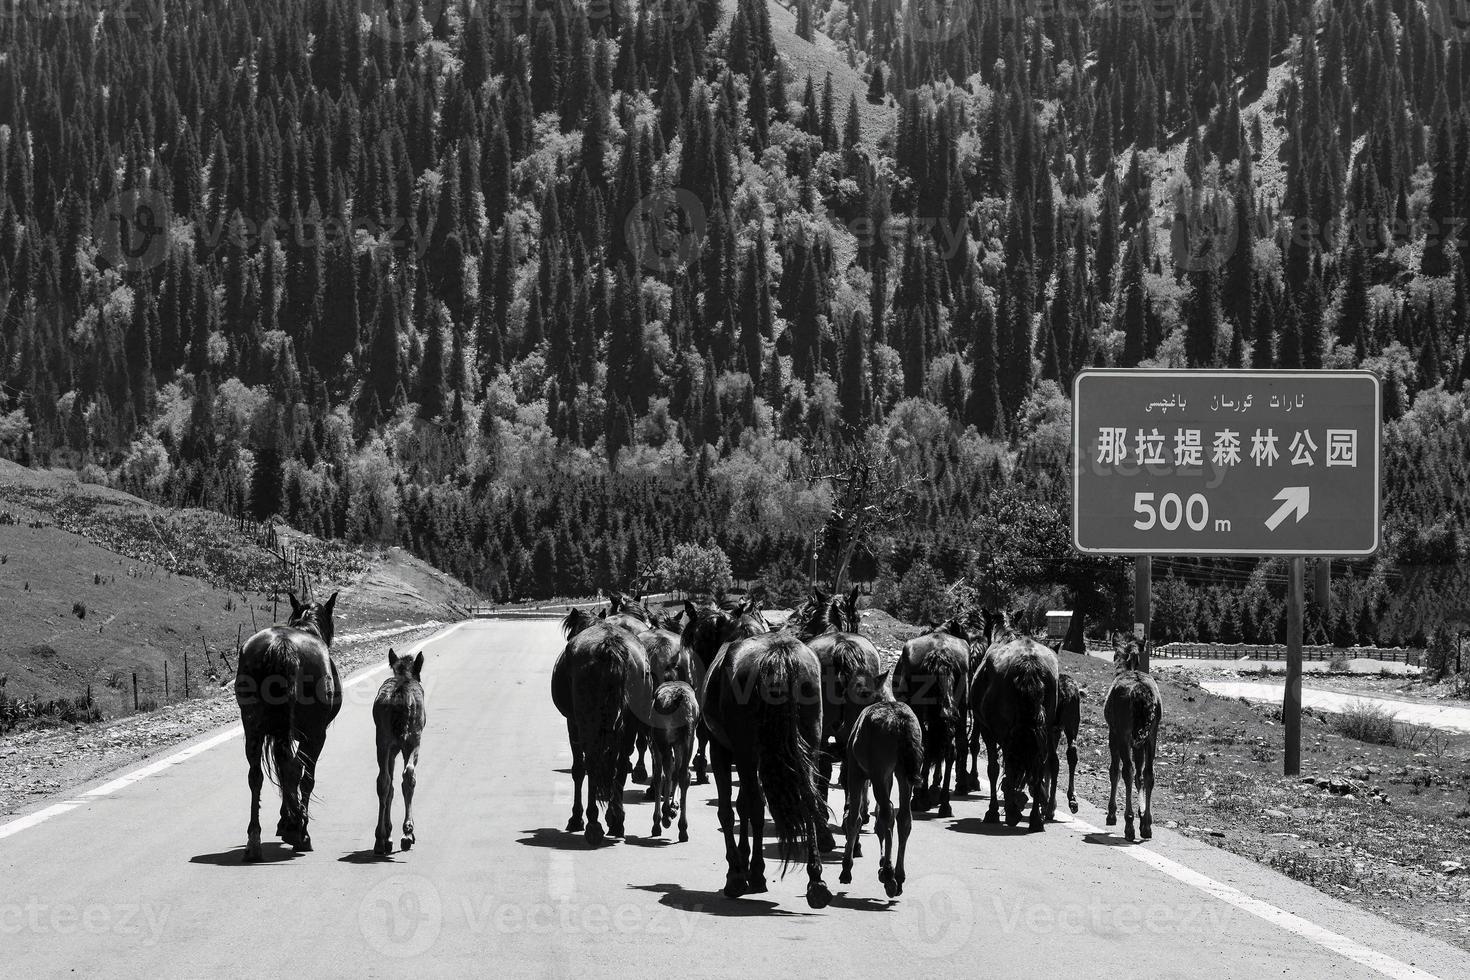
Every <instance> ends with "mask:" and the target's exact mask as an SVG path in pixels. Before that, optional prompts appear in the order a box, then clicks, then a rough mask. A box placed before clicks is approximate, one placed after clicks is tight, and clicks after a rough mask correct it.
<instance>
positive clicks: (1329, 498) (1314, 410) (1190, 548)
mask: <svg viewBox="0 0 1470 980" xmlns="http://www.w3.org/2000/svg"><path fill="white" fill-rule="evenodd" d="M1381 406H1382V396H1381V392H1380V388H1379V382H1378V377H1377V376H1376V375H1374V374H1372V373H1370V372H1367V371H1131V370H1129V371H1124V370H1087V371H1083V372H1081V373H1080V374H1078V375H1077V380H1076V382H1075V384H1074V389H1073V400H1072V437H1073V438H1072V455H1073V481H1072V499H1073V509H1072V541H1073V544H1074V545H1075V546H1076V547H1077V549H1078V550H1079V551H1084V552H1095V553H1103V554H1129V555H1262V556H1274V555H1317V556H1344V557H1351V556H1363V555H1370V554H1372V553H1373V552H1374V551H1375V550H1376V549H1377V548H1378V539H1379V509H1380V493H1379V485H1380V476H1379V471H1380V448H1381V446H1380V443H1381V438H1380V435H1381V428H1382V408H1381Z"/></svg>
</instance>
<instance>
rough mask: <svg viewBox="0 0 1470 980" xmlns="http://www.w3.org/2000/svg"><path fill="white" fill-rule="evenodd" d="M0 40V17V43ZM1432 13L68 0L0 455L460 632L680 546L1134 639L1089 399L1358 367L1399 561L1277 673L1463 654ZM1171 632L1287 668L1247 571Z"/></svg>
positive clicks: (1082, 5)
mask: <svg viewBox="0 0 1470 980" xmlns="http://www.w3.org/2000/svg"><path fill="white" fill-rule="evenodd" d="M26 6H27V4H26V2H25V0H22V2H21V3H20V4H19V5H18V9H24V8H26ZM1453 14H1454V10H1453V5H1452V4H1446V3H1444V2H1441V0H1427V2H1424V0H1319V2H1315V3H1309V2H1304V0H1177V2H1161V3H1148V4H1139V3H1135V2H1128V0H1041V2H1036V0H1031V2H1020V0H986V2H984V3H979V2H973V0H961V2H958V3H949V4H946V3H945V2H944V0H851V2H843V0H798V2H797V3H796V4H795V5H793V6H790V7H788V6H785V5H783V4H782V3H779V2H776V0H769V2H768V0H653V2H648V3H640V2H631V0H586V2H584V0H527V2H524V3H522V2H516V3H509V2H499V3H493V2H488V0H409V2H406V3H398V2H391V0H390V2H389V3H387V4H383V3H378V2H374V3H354V2H352V0H249V2H246V0H189V2H184V0H79V2H77V3H69V4H62V5H57V4H47V3H38V4H36V5H35V7H34V9H33V10H28V11H26V12H25V15H24V16H14V17H0V317H3V321H0V452H3V453H4V454H5V455H6V456H8V457H10V458H12V459H15V460H18V461H21V462H24V463H27V464H30V465H37V466H68V467H74V468H76V469H78V470H81V471H83V472H84V474H85V478H87V479H90V480H94V481H96V482H108V483H111V484H112V485H114V486H117V487H120V488H122V489H125V490H128V491H131V492H134V493H137V494H140V495H143V496H146V497H148V498H150V499H153V500H156V501H160V502H164V503H169V504H174V505H178V506H202V507H207V508H212V509H216V510H220V511H223V512H226V513H230V514H242V515H249V516H251V517H253V518H255V519H259V520H265V519H271V518H277V517H278V518H279V519H283V520H286V521H289V522H290V523H292V524H293V525H296V526H298V527H300V528H302V529H304V530H307V531H310V532H313V533H315V534H319V535H323V536H327V537H342V538H346V539H348V540H351V541H355V542H362V543H367V544H385V543H397V544H403V545H404V546H406V547H408V548H409V549H411V550H412V551H413V552H415V553H416V554H418V555H420V556H422V557H424V558H425V559H427V560H429V561H431V562H433V563H434V564H436V565H438V566H440V567H442V568H444V569H446V570H448V571H450V572H452V573H454V574H456V575H458V576H460V577H461V578H463V579H464V580H465V581H466V582H468V583H470V584H472V585H474V586H475V587H476V588H478V589H480V590H481V591H482V592H483V593H485V594H486V595H488V596H491V597H494V598H496V599H512V598H517V597H542V596H551V595H578V594H586V593H589V592H592V591H594V590H595V589H596V588H598V587H599V586H602V585H606V584H611V583H625V582H635V581H637V580H639V579H640V577H642V576H644V574H645V573H646V572H647V571H648V570H649V569H651V568H652V567H653V566H654V564H655V562H656V561H657V559H658V558H659V557H660V556H663V555H667V554H669V553H670V552H671V551H672V549H673V547H674V546H675V545H676V544H679V543H682V542H713V543H715V544H717V545H718V546H719V547H720V548H722V549H723V550H724V551H725V552H726V554H728V555H729V557H730V559H731V563H732V566H733V571H734V573H735V577H736V578H737V579H742V580H747V581H751V580H761V581H762V582H763V583H764V584H765V585H766V586H767V588H768V590H769V591H771V592H772V593H773V594H780V593H782V590H785V589H790V588H792V587H793V586H792V583H794V582H799V581H804V580H805V577H806V576H807V574H809V571H810V569H811V567H812V560H813V559H812V552H813V550H814V549H815V550H816V552H817V554H816V567H817V570H818V574H819V575H829V574H831V568H832V566H833V564H834V562H835V555H836V554H837V553H838V552H839V551H840V550H841V541H840V540H836V539H838V538H840V537H841V530H840V528H837V529H834V524H840V523H841V522H840V521H834V518H833V515H834V514H835V513H837V511H836V509H835V508H834V500H836V499H837V497H838V496H839V491H838V489H837V488H836V487H835V486H834V484H833V482H832V481H831V480H828V479H823V478H822V474H821V473H820V472H819V471H820V467H819V466H816V465H814V464H813V460H814V459H817V458H819V457H821V456H822V455H823V454H824V453H833V452H837V451H838V449H837V448H836V447H844V446H845V447H853V446H861V447H866V451H867V452H868V454H869V456H870V457H871V458H878V459H881V460H882V461H883V462H884V465H885V466H886V467H888V469H889V470H890V471H891V473H892V474H893V477H894V479H895V480H896V481H899V483H901V485H902V486H903V488H904V489H903V495H902V508H901V513H899V514H891V515H889V519H888V520H887V521H886V522H885V523H884V524H883V525H882V526H881V528H879V530H878V533H874V534H872V535H871V536H870V538H869V539H866V540H865V541H864V547H862V548H860V549H858V550H857V553H856V554H855V555H854V556H853V564H852V567H851V574H852V575H853V576H854V577H856V578H858V579H860V580H863V581H873V582H875V583H877V587H878V588H879V590H880V591H884V592H886V593H887V594H888V595H889V596H891V597H896V600H898V601H907V600H905V599H904V597H912V596H922V595H924V594H929V595H931V596H932V595H935V594H939V593H942V592H943V591H944V590H945V588H946V586H948V585H951V584H953V583H955V582H956V581H959V580H965V581H966V582H968V583H970V585H971V586H972V587H973V588H975V589H979V590H981V591H982V592H983V591H984V590H987V589H990V590H999V591H1001V592H1004V593H1007V594H1008V596H1009V597H1010V598H1012V599H1015V598H1016V597H1017V596H1018V595H1020V594H1021V593H1025V594H1029V595H1031V596H1032V597H1033V598H1034V600H1035V601H1036V602H1038V603H1042V602H1049V601H1055V602H1060V603H1076V604H1079V605H1089V604H1091V605H1090V608H1091V609H1092V611H1094V612H1095V613H1096V614H1097V616H1099V617H1100V618H1102V619H1109V618H1112V617H1113V614H1114V612H1115V611H1116V610H1117V609H1120V608H1122V607H1123V604H1124V603H1126V601H1127V589H1128V583H1127V578H1126V574H1125V570H1124V569H1123V568H1122V567H1120V565H1119V564H1118V563H1116V562H1107V561H1101V560H1086V559H1082V558H1080V557H1078V556H1076V555H1074V554H1073V553H1072V552H1071V551H1070V547H1069V537H1068V533H1067V514H1068V513H1069V499H1068V495H1069V493H1070V478H1069V460H1070V456H1069V446H1070V422H1069V419H1070V408H1069V392H1070V390H1071V389H1070V383H1071V379H1072V377H1073V375H1074V374H1075V372H1076V371H1077V370H1079V369H1080V368H1082V367H1086V366H1090V365H1104V366H1134V365H1146V366H1147V365H1156V366H1171V367H1186V366H1187V367H1209V366H1227V365H1228V366H1244V367H1286V368H1319V367H1360V366H1361V367H1366V368H1370V369H1373V370H1376V371H1378V372H1379V373H1380V374H1381V376H1382V377H1383V379H1384V392H1385V395H1384V402H1385V404H1384V412H1385V418H1386V420H1387V424H1386V430H1385V435H1384V440H1385V473H1386V476H1385V483H1384V499H1385V528H1386V530H1385V539H1384V548H1383V549H1382V552H1381V553H1380V555H1379V556H1378V557H1376V558H1375V559H1373V560H1372V561H1364V562H1358V563H1350V564H1342V563H1339V565H1338V566H1337V569H1336V571H1337V577H1336V579H1335V580H1334V585H1333V589H1334V601H1333V603H1332V604H1331V609H1330V611H1329V612H1328V613H1327V614H1325V615H1323V614H1321V612H1320V611H1317V612H1314V613H1313V614H1312V615H1311V617H1310V619H1309V634H1308V640H1309V642H1310V641H1312V640H1323V641H1328V642H1337V643H1342V644H1348V643H1354V642H1375V641H1382V642H1394V643H1404V642H1413V643H1425V642H1433V640H1434V637H1435V636H1443V635H1444V634H1445V631H1447V630H1454V629H1458V628H1461V626H1462V625H1470V580H1467V579H1466V578H1465V577H1464V576H1462V575H1460V574H1459V573H1458V572H1457V570H1456V568H1455V566H1456V564H1457V563H1459V562H1462V561H1463V560H1464V558H1465V551H1466V549H1467V547H1470V542H1467V539H1466V522H1467V519H1470V462H1467V461H1470V404H1467V397H1466V395H1465V388H1464V385H1465V382H1466V381H1467V380H1470V287H1467V282H1466V277H1467V270H1466V258H1467V251H1466V245H1465V243H1466V241H1467V239H1470V232H1467V230H1466V229H1464V228H1463V227H1462V225H1463V222H1464V219H1465V217H1466V216H1470V24H1462V23H1461V22H1460V21H1459V20H1456V19H1455V17H1454V16H1453ZM1157 574H1158V575H1159V576H1160V577H1161V581H1160V582H1159V583H1158V584H1157V586H1156V588H1157V598H1156V602H1157V604H1158V608H1159V620H1158V623H1157V624H1156V636H1157V637H1159V638H1163V639H1169V638H1190V639H1195V638H1198V639H1206V640H1210V639H1218V640H1275V639H1278V638H1279V630H1280V623H1281V622H1282V568H1281V566H1280V564H1279V563H1270V562H1267V563H1260V564H1256V563H1254V562H1252V563H1242V562H1208V563H1199V562H1195V563H1186V562H1183V561H1175V562H1160V563H1158V566H1157Z"/></svg>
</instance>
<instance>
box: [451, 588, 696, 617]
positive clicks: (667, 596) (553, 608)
mask: <svg viewBox="0 0 1470 980" xmlns="http://www.w3.org/2000/svg"><path fill="white" fill-rule="evenodd" d="M683 601H684V596H683V594H682V593H678V592H660V593H657V594H655V595H646V596H644V597H643V602H644V604H645V605H648V606H652V607H654V608H656V609H666V608H668V607H669V606H671V605H677V604H678V603H682V602H683ZM605 606H607V600H606V599H589V600H588V601H586V602H557V603H547V604H545V605H533V606H520V605H506V606H469V607H468V608H467V609H466V610H465V611H466V614H467V615H468V616H469V617H470V618H471V619H492V618H493V619H502V618H504V619H545V618H546V617H548V616H557V617H559V616H565V615H566V614H567V613H569V612H571V611H572V610H573V609H588V610H592V609H602V608H604V607H605Z"/></svg>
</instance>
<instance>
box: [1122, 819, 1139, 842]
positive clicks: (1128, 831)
mask: <svg viewBox="0 0 1470 980" xmlns="http://www.w3.org/2000/svg"><path fill="white" fill-rule="evenodd" d="M1123 839H1124V840H1126V841H1133V840H1136V839H1137V838H1135V837H1134V835H1133V824H1131V823H1130V824H1126V825H1125V826H1124V827H1123Z"/></svg>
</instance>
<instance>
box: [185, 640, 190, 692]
mask: <svg viewBox="0 0 1470 980" xmlns="http://www.w3.org/2000/svg"><path fill="white" fill-rule="evenodd" d="M184 700H185V701H187V700H189V648H188V647H184Z"/></svg>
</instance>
